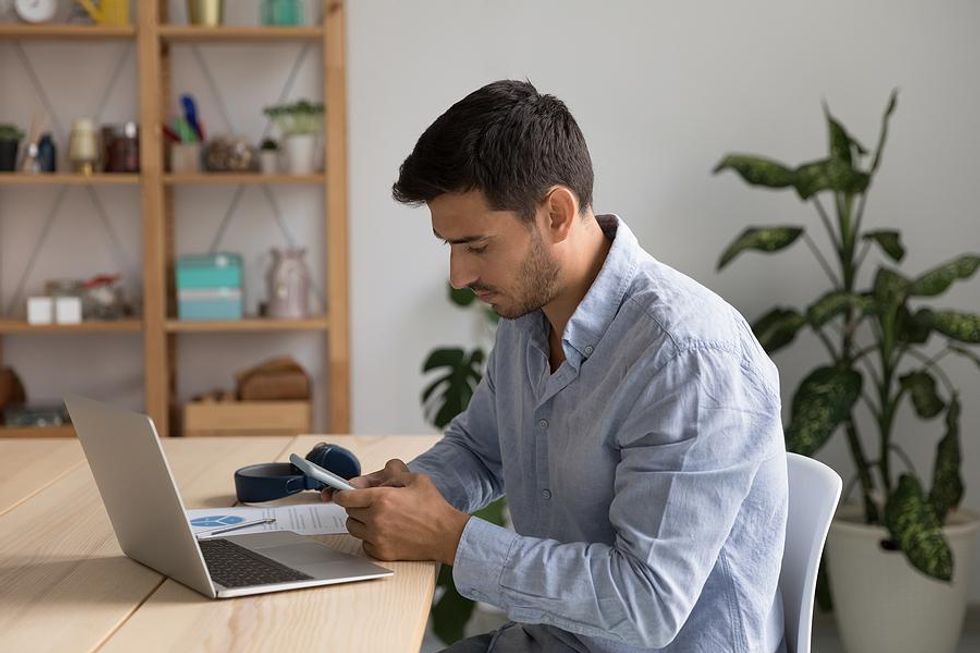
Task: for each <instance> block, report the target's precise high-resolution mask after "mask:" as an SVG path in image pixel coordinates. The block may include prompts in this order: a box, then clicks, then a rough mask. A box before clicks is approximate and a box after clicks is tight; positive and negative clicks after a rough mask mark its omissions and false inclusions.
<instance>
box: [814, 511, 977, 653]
mask: <svg viewBox="0 0 980 653" xmlns="http://www.w3.org/2000/svg"><path fill="white" fill-rule="evenodd" d="M861 514H862V513H861V509H860V507H858V506H852V505H848V506H842V507H841V509H840V510H838V511H837V515H836V516H835V517H834V521H833V523H832V524H831V526H830V533H829V534H828V537H827V550H826V555H827V565H828V566H827V572H828V574H829V576H830V589H831V595H832V596H833V600H834V617H835V619H836V621H837V627H838V630H839V631H840V636H841V642H842V643H843V645H844V650H845V651H847V653H923V652H925V651H928V653H953V651H955V650H956V646H957V643H958V642H959V639H960V631H961V630H962V628H963V617H964V615H965V613H966V595H967V590H968V589H969V585H970V582H971V579H972V574H973V562H974V560H973V558H974V551H975V550H976V547H975V543H976V537H977V530H978V528H980V519H978V518H977V515H976V514H975V513H973V512H970V511H967V510H963V509H959V510H957V511H956V512H955V513H954V514H953V516H952V517H951V518H950V519H949V520H948V524H947V526H945V527H944V528H943V534H944V535H945V536H946V538H947V541H948V542H949V545H950V548H951V549H952V551H953V580H952V582H951V583H944V582H941V581H938V580H935V579H933V578H930V577H928V576H926V575H925V574H923V573H921V572H920V571H918V570H917V569H915V568H914V567H913V566H912V565H911V564H910V563H909V562H908V560H907V559H906V557H905V554H903V553H902V552H901V551H886V550H884V549H882V548H881V545H880V544H881V541H882V540H884V539H887V537H888V531H887V530H886V529H885V528H883V527H880V526H868V525H867V524H865V523H863V519H862V517H861Z"/></svg>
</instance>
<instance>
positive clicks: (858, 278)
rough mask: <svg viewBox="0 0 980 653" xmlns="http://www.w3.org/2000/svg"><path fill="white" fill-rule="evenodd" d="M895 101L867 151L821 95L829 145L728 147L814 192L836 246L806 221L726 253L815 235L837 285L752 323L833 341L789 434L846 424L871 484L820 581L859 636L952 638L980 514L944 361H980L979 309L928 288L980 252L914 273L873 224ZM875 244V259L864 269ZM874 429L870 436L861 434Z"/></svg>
mask: <svg viewBox="0 0 980 653" xmlns="http://www.w3.org/2000/svg"><path fill="white" fill-rule="evenodd" d="M896 104H897V94H896V93H893V94H892V96H891V98H890V100H889V102H888V105H887V108H886V109H885V112H884V117H883V119H882V126H881V131H880V134H879V137H878V143H877V146H876V148H875V151H874V153H873V154H871V155H869V152H868V150H867V149H866V148H865V147H864V146H863V145H861V143H859V142H858V141H857V140H856V139H855V138H854V137H853V136H851V135H850V133H848V131H847V130H846V129H845V128H844V126H843V125H842V124H841V123H840V122H838V121H837V120H836V119H835V118H834V117H833V116H832V115H831V114H830V112H829V110H828V109H827V108H826V107H824V112H825V115H826V122H827V127H828V131H829V141H830V147H829V154H828V156H827V157H826V158H824V159H821V160H818V161H812V162H809V163H804V164H802V165H799V166H796V167H792V166H787V165H784V164H782V163H778V162H776V161H773V160H771V159H768V158H764V157H760V156H755V155H743V154H731V155H728V156H726V157H725V158H724V159H723V160H722V161H721V162H720V163H719V164H718V166H717V167H716V168H715V172H716V173H717V172H720V171H724V170H732V171H734V172H736V173H738V174H739V175H740V176H741V178H742V179H743V180H744V181H746V182H747V183H749V184H750V185H753V186H761V187H764V188H770V189H782V188H787V189H794V190H795V191H796V193H797V195H798V196H799V198H800V199H801V200H803V201H804V202H809V203H811V204H812V205H813V207H814V210H815V214H816V217H818V218H819V221H820V222H819V224H820V225H821V226H822V228H823V230H825V231H826V236H827V238H828V240H829V242H830V245H831V250H832V255H831V256H830V257H825V256H824V255H823V253H821V251H820V249H819V248H818V247H817V245H816V243H815V242H814V240H813V239H812V238H811V237H810V235H809V234H808V233H807V231H806V229H805V228H804V227H803V226H798V225H780V226H767V227H750V228H748V229H746V230H745V231H744V232H743V233H742V234H740V235H739V236H738V238H736V239H735V240H734V241H733V242H732V243H731V245H729V247H728V248H727V249H726V250H725V252H724V253H723V254H722V256H721V259H720V261H719V263H718V268H719V269H721V268H724V267H725V266H726V265H728V264H729V263H730V262H731V261H732V260H733V259H734V258H735V257H737V256H738V255H739V254H741V253H742V252H745V251H750V250H755V251H760V252H767V253H768V252H777V251H780V250H783V249H785V248H786V247H789V246H790V245H792V244H793V243H794V242H796V241H797V240H798V239H803V240H804V241H805V242H806V244H807V245H808V247H809V249H810V251H811V252H812V253H813V255H814V256H815V258H816V260H817V262H818V263H819V265H820V267H821V268H822V269H823V271H824V272H825V273H826V275H827V277H828V279H829V280H830V283H831V288H830V289H829V290H828V291H827V292H826V293H824V294H823V295H822V296H820V297H816V298H814V299H813V300H812V301H811V302H810V304H809V305H808V306H806V307H804V308H795V307H786V306H780V307H776V308H773V309H772V310H770V311H769V312H767V313H765V314H764V315H762V316H761V317H760V318H759V319H758V320H757V321H756V322H755V323H754V324H753V325H752V326H753V330H754V331H755V334H756V336H757V337H758V339H759V341H760V342H761V343H762V345H763V346H764V347H765V348H766V351H768V352H770V353H772V352H775V351H777V350H779V349H781V348H783V347H785V346H786V345H788V344H790V343H791V342H792V341H793V340H794V339H795V337H796V335H797V334H798V333H799V332H800V331H802V330H807V329H808V330H810V331H812V332H813V333H814V334H815V335H816V336H817V338H818V339H819V341H820V342H821V343H822V345H823V346H824V347H825V349H826V353H827V358H828V359H829V360H828V361H827V363H826V364H824V365H822V366H820V367H818V368H817V369H816V370H814V371H812V372H811V373H810V374H808V375H807V376H805V378H804V379H803V381H802V382H801V384H800V386H799V388H798V389H797V390H796V393H795V395H794V396H793V401H792V406H791V415H790V421H789V424H788V425H787V426H786V427H785V434H786V446H787V449H788V450H790V451H795V452H797V453H803V454H806V455H812V454H814V453H816V452H817V451H818V450H819V449H820V448H821V447H822V446H823V445H824V444H825V443H826V442H827V441H828V440H829V439H830V437H831V436H832V435H834V433H836V432H838V431H841V432H843V434H844V436H845V437H846V442H847V446H848V449H849V452H850V454H851V458H852V461H853V463H854V467H855V469H856V474H855V477H854V480H853V481H852V483H851V485H850V487H851V488H853V487H855V486H856V487H857V488H859V489H860V497H861V500H860V502H859V503H858V504H857V505H852V506H848V505H845V506H843V507H842V508H841V510H839V511H838V514H837V516H836V517H835V520H834V523H833V524H832V526H831V529H830V535H829V537H828V544H827V556H826V561H827V563H828V564H827V569H826V573H825V574H824V575H823V579H822V582H821V584H820V585H821V586H820V587H818V595H819V596H820V598H821V603H822V604H823V605H825V607H826V606H827V604H828V603H829V598H830V595H829V594H826V590H827V589H828V580H829V590H830V594H832V596H833V603H834V612H835V615H836V619H837V623H838V626H839V629H840V632H841V638H842V640H843V643H844V647H845V649H846V650H848V651H853V652H858V651H860V652H861V653H878V652H882V653H883V652H885V651H887V652H889V653H903V652H908V653H921V652H922V651H930V652H931V653H951V652H952V651H953V650H955V648H956V645H957V642H958V640H959V633H960V629H961V627H962V624H963V617H964V614H965V610H966V590H967V586H968V585H969V583H970V579H971V573H972V572H971V567H972V563H973V560H972V559H973V555H974V550H975V541H976V534H977V530H978V526H980V521H978V518H977V516H976V515H975V514H974V513H971V512H969V511H966V510H963V509H958V506H959V503H960V501H961V499H962V497H963V492H964V488H963V479H962V476H961V473H960V464H961V454H960V441H959V419H960V412H961V401H960V396H961V393H960V392H959V390H958V389H957V388H956V387H954V385H953V383H952V382H951V381H950V379H949V377H948V375H947V374H946V372H945V371H944V370H943V368H942V367H941V366H940V361H943V360H944V359H946V357H947V356H948V355H950V354H953V355H956V356H960V357H962V358H963V360H965V361H972V363H973V364H976V365H977V366H980V356H978V355H977V352H976V350H975V345H977V344H980V315H978V314H976V313H973V312H970V311H960V310H955V309H949V308H939V307H936V306H933V305H929V304H923V303H922V302H928V301H929V300H930V299H932V298H935V297H938V296H939V295H941V294H942V293H944V292H945V291H946V290H947V289H948V288H949V287H950V285H952V284H953V283H955V282H957V281H961V280H966V279H968V278H970V277H971V276H973V275H974V273H975V272H976V271H977V268H978V267H980V255H978V253H967V254H963V255H961V256H958V257H956V258H953V259H952V260H949V261H947V262H945V263H943V264H941V265H939V266H937V267H935V268H932V269H930V270H927V271H925V272H919V273H916V274H911V275H907V274H904V273H903V272H900V271H899V269H898V263H899V262H900V261H901V260H902V258H903V257H904V254H905V248H904V245H903V243H902V240H901V235H900V234H899V232H898V231H895V230H893V229H873V230H868V231H864V230H862V221H863V218H864V212H865V207H866V203H867V197H868V191H869V189H870V187H871V184H872V181H873V180H874V177H875V174H876V172H877V171H878V167H879V165H880V164H881V157H882V151H883V149H884V145H885V141H886V137H887V134H888V122H889V119H890V117H891V115H892V113H893V111H894V110H895V107H896ZM824 202H827V203H829V205H830V206H831V207H832V210H831V211H828V210H827V208H825V204H824ZM869 253H873V256H872V257H871V260H875V259H877V261H878V262H877V264H876V269H875V271H874V273H873V274H866V275H864V276H863V277H862V274H861V273H862V271H863V266H864V264H865V263H867V262H869V258H868V254H869ZM862 278H863V279H866V280H867V285H866V286H864V287H862V286H861V283H862ZM967 364H968V365H970V363H967ZM971 367H972V366H971ZM971 394H972V395H973V396H975V390H973V389H971ZM968 396H970V395H968ZM906 400H908V402H909V403H910V404H911V407H912V409H913V410H914V413H915V414H916V415H917V416H918V417H919V418H921V419H922V420H924V421H926V422H928V421H930V420H935V421H937V422H940V423H941V424H940V425H935V426H928V427H927V428H926V429H925V430H926V431H934V432H935V433H936V436H935V437H936V442H935V446H936V449H935V455H934V458H933V460H932V465H931V472H932V474H931V478H928V477H926V476H924V475H923V474H921V473H920V470H917V469H916V468H915V465H914V463H913V461H912V459H911V457H910V456H908V455H907V454H906V452H905V451H904V449H903V448H902V447H901V446H900V445H899V444H898V443H897V442H895V439H894V435H895V426H896V416H897V415H898V412H899V408H900V407H901V406H902V405H903V403H905V402H906ZM966 407H967V408H971V407H972V406H971V402H966ZM940 416H942V419H941V420H939V419H937V418H939V417H940ZM869 424H870V428H868V426H869ZM869 431H870V432H872V433H873V434H874V437H873V439H872V438H870V437H868V438H865V437H862V434H867V433H868V432H869ZM923 437H926V435H925V433H924V434H923ZM869 441H871V442H873V444H874V446H873V447H870V448H868V446H867V445H868V442H869ZM930 483H931V484H930ZM845 498H846V494H845Z"/></svg>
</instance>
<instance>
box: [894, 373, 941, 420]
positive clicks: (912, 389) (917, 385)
mask: <svg viewBox="0 0 980 653" xmlns="http://www.w3.org/2000/svg"><path fill="white" fill-rule="evenodd" d="M898 381H899V383H900V384H901V386H902V388H904V389H905V390H906V391H907V392H908V393H909V395H910V396H911V397H912V405H913V406H915V412H916V413H917V414H918V415H919V417H923V418H926V419H928V418H931V417H935V416H936V415H938V414H939V413H941V412H942V410H943V408H945V407H946V404H945V402H943V400H942V399H940V398H939V395H938V394H937V393H936V379H935V378H933V376H932V374H930V373H929V372H927V371H926V370H917V371H915V372H909V373H908V374H906V375H905V376H903V377H902V378H900V379H899V380H898Z"/></svg>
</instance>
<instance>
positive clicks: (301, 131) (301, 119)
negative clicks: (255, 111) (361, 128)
mask: <svg viewBox="0 0 980 653" xmlns="http://www.w3.org/2000/svg"><path fill="white" fill-rule="evenodd" d="M265 115H267V116H268V117H269V118H270V119H271V120H272V121H273V122H274V123H275V124H276V126H277V127H279V130H280V132H281V133H282V136H283V142H284V144H285V150H286V161H287V163H288V166H289V172H291V173H292V174H311V173H313V172H314V170H315V168H316V154H317V141H318V137H319V136H320V134H321V133H322V132H323V103H321V102H318V103H313V102H310V101H308V100H299V101H297V102H293V103H291V104H280V105H276V106H271V107H266V109H265Z"/></svg>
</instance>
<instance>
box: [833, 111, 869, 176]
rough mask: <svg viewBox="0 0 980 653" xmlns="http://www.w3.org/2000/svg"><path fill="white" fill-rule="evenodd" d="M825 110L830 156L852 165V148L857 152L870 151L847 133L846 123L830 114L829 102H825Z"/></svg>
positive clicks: (860, 153) (861, 153)
mask: <svg viewBox="0 0 980 653" xmlns="http://www.w3.org/2000/svg"><path fill="white" fill-rule="evenodd" d="M823 112H824V115H825V116H826V117H827V131H828V134H829V137H830V158H831V159H836V160H839V161H843V162H844V163H846V164H847V165H851V162H852V154H851V150H852V149H853V150H855V153H856V154H859V155H864V154H867V153H868V151H867V150H866V149H864V146H863V145H861V144H860V143H859V142H858V141H857V140H856V139H855V138H853V137H852V136H851V135H850V134H848V133H847V130H846V129H845V128H844V125H842V124H840V122H838V121H837V119H836V118H834V117H833V116H832V115H830V107H828V106H827V103H826V102H824V104H823Z"/></svg>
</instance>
